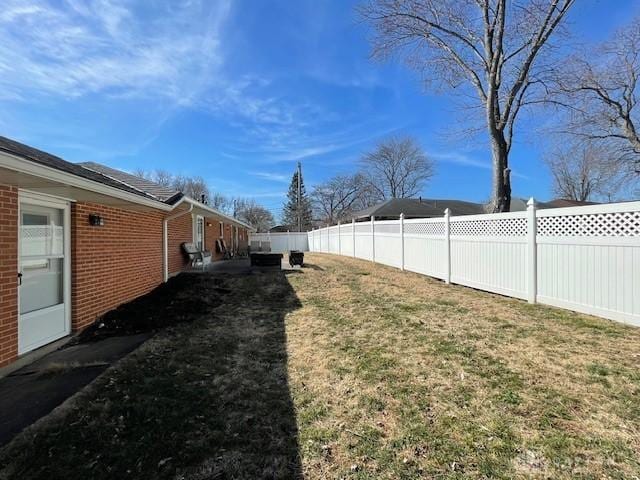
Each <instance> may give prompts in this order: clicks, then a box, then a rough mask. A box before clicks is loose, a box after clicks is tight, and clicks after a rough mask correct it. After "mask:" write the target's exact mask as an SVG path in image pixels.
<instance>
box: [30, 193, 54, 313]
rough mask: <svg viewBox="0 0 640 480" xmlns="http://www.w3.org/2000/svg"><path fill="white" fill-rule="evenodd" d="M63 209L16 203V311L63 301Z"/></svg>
mask: <svg viewBox="0 0 640 480" xmlns="http://www.w3.org/2000/svg"><path fill="white" fill-rule="evenodd" d="M63 221H64V210H61V209H58V208H51V207H44V206H38V205H29V204H21V205H20V271H21V272H22V285H21V287H20V313H21V314H24V313H29V312H33V311H35V310H40V309H42V308H47V307H51V306H53V305H59V304H61V303H64V275H63V274H64V272H63V268H64V258H63V256H64V225H63Z"/></svg>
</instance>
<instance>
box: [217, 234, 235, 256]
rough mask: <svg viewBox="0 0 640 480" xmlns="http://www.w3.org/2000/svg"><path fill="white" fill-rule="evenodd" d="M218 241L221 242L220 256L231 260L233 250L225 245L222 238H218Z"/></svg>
mask: <svg viewBox="0 0 640 480" xmlns="http://www.w3.org/2000/svg"><path fill="white" fill-rule="evenodd" d="M220 243H221V244H222V254H223V257H222V258H223V259H225V260H231V258H232V257H233V252H232V251H231V250H229V248H228V247H227V243H226V242H225V241H224V238H221V239H220Z"/></svg>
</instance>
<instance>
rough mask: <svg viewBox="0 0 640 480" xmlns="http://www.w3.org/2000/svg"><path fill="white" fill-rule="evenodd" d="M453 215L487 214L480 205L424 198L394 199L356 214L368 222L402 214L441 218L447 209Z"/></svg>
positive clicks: (392, 217) (413, 216)
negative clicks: (372, 219) (371, 219)
mask: <svg viewBox="0 0 640 480" xmlns="http://www.w3.org/2000/svg"><path fill="white" fill-rule="evenodd" d="M447 208H448V209H450V210H451V215H474V214H479V213H485V211H484V206H483V205H482V204H480V203H473V202H465V201H462V200H438V199H423V198H392V199H389V200H386V201H384V202H382V203H379V204H377V205H374V206H372V207H369V208H366V209H364V210H360V211H359V212H356V213H354V215H353V216H354V218H355V219H356V220H368V219H369V218H371V217H372V216H374V217H375V218H376V219H379V220H392V219H397V218H398V217H399V216H400V214H401V213H404V217H405V218H432V217H441V216H442V215H443V214H444V211H445V209H447Z"/></svg>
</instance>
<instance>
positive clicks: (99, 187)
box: [0, 151, 172, 211]
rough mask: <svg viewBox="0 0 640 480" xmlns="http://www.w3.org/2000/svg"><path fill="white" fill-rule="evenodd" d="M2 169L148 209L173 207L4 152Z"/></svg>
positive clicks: (0, 155) (0, 153)
mask: <svg viewBox="0 0 640 480" xmlns="http://www.w3.org/2000/svg"><path fill="white" fill-rule="evenodd" d="M0 168H6V169H8V170H13V171H15V172H19V173H22V174H25V175H31V176H34V177H38V178H42V179H46V180H50V181H54V182H59V183H61V184H64V185H68V186H71V187H75V188H79V189H83V190H87V191H89V192H93V193H98V194H101V195H107V196H109V197H113V198H117V199H120V200H124V201H127V202H131V203H135V204H138V205H143V206H146V207H151V208H156V209H158V210H163V211H169V210H171V209H172V206H171V205H168V204H166V203H164V202H161V201H159V200H153V199H151V198H147V197H143V196H140V195H136V194H134V193H129V192H127V191H125V190H121V189H119V188H116V187H111V186H109V185H105V184H103V183H100V182H96V181H94V180H89V179H87V178H83V177H81V176H78V175H75V174H73V173H68V172H65V171H62V170H59V169H56V168H53V167H48V166H46V165H42V164H40V163H37V162H34V161H33V160H29V159H27V158H24V157H21V156H18V155H15V154H12V153H9V152H6V151H2V152H0Z"/></svg>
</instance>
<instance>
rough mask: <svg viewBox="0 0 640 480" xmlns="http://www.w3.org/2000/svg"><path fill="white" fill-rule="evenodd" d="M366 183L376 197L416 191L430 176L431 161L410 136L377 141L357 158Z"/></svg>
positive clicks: (405, 194) (431, 171) (395, 196)
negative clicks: (370, 148)
mask: <svg viewBox="0 0 640 480" xmlns="http://www.w3.org/2000/svg"><path fill="white" fill-rule="evenodd" d="M360 164H361V171H362V175H363V176H364V177H365V178H366V179H367V182H366V183H367V187H366V188H368V189H369V190H370V191H371V193H373V195H374V196H375V197H378V199H379V200H385V199H388V198H407V197H414V196H416V195H418V194H419V193H420V192H421V191H422V189H423V188H424V186H425V184H426V183H427V181H428V180H429V179H430V178H431V177H432V176H433V173H434V167H433V162H432V161H431V159H429V158H428V157H427V156H426V155H425V154H424V152H423V151H422V148H421V147H420V145H419V144H418V142H417V141H416V140H415V139H414V138H412V137H392V138H390V139H387V140H385V141H383V142H381V143H380V144H379V145H378V146H377V147H376V148H375V149H374V150H373V151H371V152H369V153H367V154H365V155H364V157H363V158H362V160H361V161H360Z"/></svg>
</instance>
